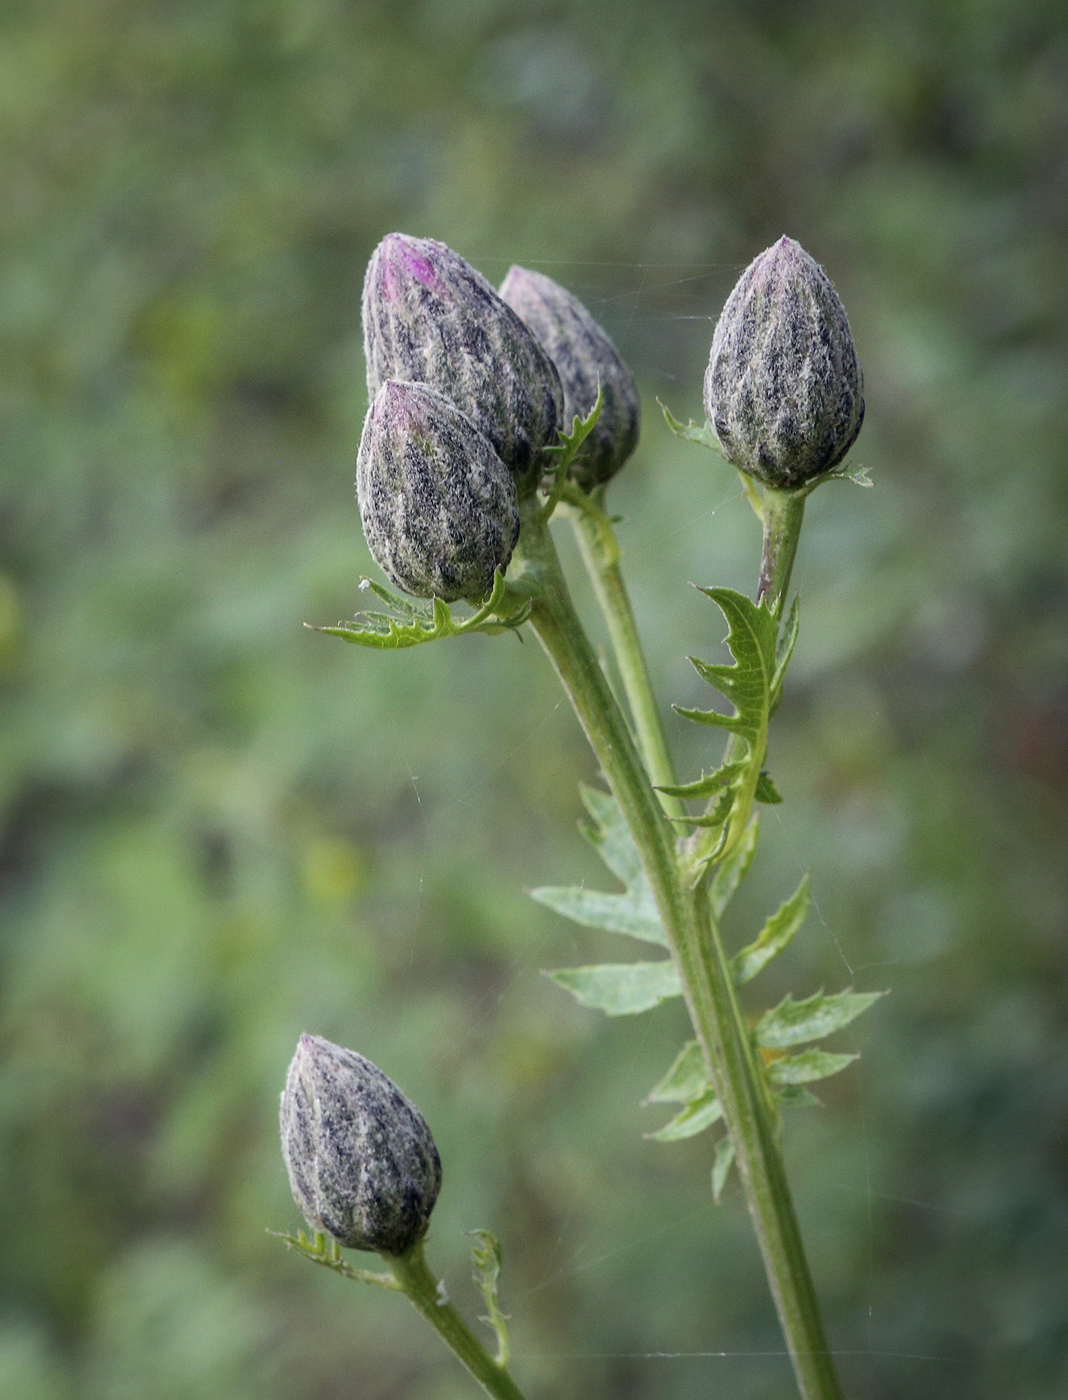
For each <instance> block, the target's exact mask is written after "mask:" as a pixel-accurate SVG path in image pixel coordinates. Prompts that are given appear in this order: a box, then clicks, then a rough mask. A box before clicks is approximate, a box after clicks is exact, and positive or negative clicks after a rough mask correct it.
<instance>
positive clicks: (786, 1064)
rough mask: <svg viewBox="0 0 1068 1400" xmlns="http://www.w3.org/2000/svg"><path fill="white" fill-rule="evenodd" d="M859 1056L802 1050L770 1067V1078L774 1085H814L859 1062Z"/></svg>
mask: <svg viewBox="0 0 1068 1400" xmlns="http://www.w3.org/2000/svg"><path fill="white" fill-rule="evenodd" d="M859 1059H860V1056H859V1055H832V1054H831V1053H830V1052H829V1051H827V1050H802V1051H800V1052H799V1053H798V1054H796V1055H783V1057H782V1058H781V1059H779V1060H772V1062H771V1064H770V1065H768V1078H769V1079H770V1080H771V1082H772V1083H773V1084H812V1083H814V1082H815V1080H817V1079H829V1078H830V1077H831V1075H832V1074H838V1073H839V1071H840V1070H843V1069H845V1068H846V1066H847V1065H851V1064H852V1063H853V1061H854V1060H859Z"/></svg>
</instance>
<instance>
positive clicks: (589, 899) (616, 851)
mask: <svg viewBox="0 0 1068 1400" xmlns="http://www.w3.org/2000/svg"><path fill="white" fill-rule="evenodd" d="M580 792H581V795H582V801H583V803H584V805H585V807H586V810H587V811H588V812H589V814H590V816H591V817H592V818H593V821H592V822H590V823H584V824H583V825H582V826H581V827H580V830H581V831H582V834H583V836H585V838H586V840H587V841H589V842H590V844H591V845H592V846H593V848H594V849H595V850H596V852H597V854H598V855H599V856H600V857H601V859H602V860H603V861H604V863H605V865H607V866H608V868H609V870H610V871H611V872H612V874H613V875H615V876H616V878H617V879H618V880H621V881H622V882H623V884H624V885H626V887H627V889H626V893H625V894H602V893H600V892H599V891H596V890H586V889H582V888H580V887H578V886H555V885H549V886H544V887H542V888H540V889H536V890H531V892H530V893H531V897H532V898H533V899H536V900H537V901H538V902H539V904H545V905H547V906H548V907H549V908H550V909H555V911H556V912H557V913H558V914H562V915H563V916H564V918H565V919H574V921H575V922H576V923H579V924H585V925H587V927H591V928H603V929H607V930H608V932H609V933H623V934H627V935H629V936H630V937H631V938H642V939H644V940H645V941H646V942H647V943H657V944H659V945H660V946H661V947H662V948H666V947H667V938H666V936H665V934H664V928H663V924H662V923H661V921H660V915H659V913H658V912H657V908H656V901H655V900H654V898H653V892H652V890H651V889H650V887H649V881H648V879H647V878H646V874H645V870H644V869H643V867H642V863H641V857H640V856H639V855H638V848H637V846H636V845H635V844H634V837H633V836H632V835H631V833H630V828H629V827H628V826H627V823H626V821H625V820H624V817H623V813H622V812H621V811H620V810H619V804H618V803H617V802H616V800H615V798H614V797H612V796H611V795H610V794H609V793H607V792H601V791H600V790H599V789H597V788H591V787H586V786H584V785H583V786H582V787H580Z"/></svg>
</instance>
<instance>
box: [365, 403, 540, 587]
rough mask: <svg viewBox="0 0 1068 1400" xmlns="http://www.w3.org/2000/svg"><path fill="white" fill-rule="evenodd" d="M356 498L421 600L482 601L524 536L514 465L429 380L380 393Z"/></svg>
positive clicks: (399, 581)
mask: <svg viewBox="0 0 1068 1400" xmlns="http://www.w3.org/2000/svg"><path fill="white" fill-rule="evenodd" d="M356 495H357V498H358V500H359V503H360V517H361V519H362V520H363V532H364V534H365V535H366V537H367V543H368V546H369V547H370V550H371V553H372V554H373V555H374V557H375V560H376V562H377V563H378V564H379V565H380V566H381V568H382V569H383V570H384V571H385V572H386V574H387V575H388V576H389V578H390V579H391V580H392V581H393V582H394V583H395V584H396V585H397V587H398V588H402V589H404V591H405V592H406V593H412V594H414V595H415V596H416V597H417V598H441V599H442V600H443V601H444V602H447V603H451V602H453V601H454V600H455V599H457V598H470V599H473V600H477V599H480V598H482V597H483V596H484V595H485V594H486V593H488V592H489V590H490V589H491V587H492V586H493V574H494V570H495V569H506V568H507V567H508V561H509V559H511V557H512V550H513V549H514V548H515V542H516V540H517V539H518V538H519V508H518V504H517V501H516V487H515V482H514V480H513V479H512V476H511V473H510V472H509V471H508V468H507V467H506V466H505V465H504V463H503V462H502V461H501V459H500V458H499V457H498V456H497V454H496V452H495V451H494V450H493V447H492V445H491V443H490V442H489V441H488V440H487V439H486V438H485V437H483V435H482V434H481V433H480V432H479V431H478V429H477V428H476V427H475V425H474V424H473V423H472V422H471V420H470V419H469V418H467V417H466V416H465V415H464V414H463V413H461V412H460V410H459V409H458V408H456V407H454V405H453V404H451V403H450V402H449V401H448V400H447V399H446V398H444V397H443V396H442V395H441V394H439V393H438V392H437V391H436V390H434V389H431V388H428V387H427V385H425V384H406V383H402V382H400V381H399V380H396V379H390V380H387V381H386V383H385V384H383V385H382V387H381V389H379V391H378V393H377V394H376V395H375V400H374V403H372V405H371V407H370V409H369V410H368V413H367V419H366V421H365V423H364V425H363V436H362V438H361V439H360V450H359V454H358V456H357V458H356Z"/></svg>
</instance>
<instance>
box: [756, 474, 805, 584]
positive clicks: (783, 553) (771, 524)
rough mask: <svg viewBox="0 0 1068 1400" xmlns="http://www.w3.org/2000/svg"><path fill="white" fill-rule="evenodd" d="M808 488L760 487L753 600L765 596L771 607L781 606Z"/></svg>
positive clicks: (795, 554)
mask: <svg viewBox="0 0 1068 1400" xmlns="http://www.w3.org/2000/svg"><path fill="white" fill-rule="evenodd" d="M807 497H808V491H806V490H805V489H804V487H802V488H801V489H800V490H795V491H780V490H778V489H777V488H776V487H774V486H765V487H764V500H763V517H764V549H763V555H762V557H761V560H760V585H759V587H758V588H757V602H758V603H759V602H760V601H761V599H762V598H767V600H768V604H769V606H770V607H771V608H773V609H775V608H781V606H782V603H783V600H784V599H785V597H786V590H787V589H788V588H789V587H790V574H791V572H792V570H793V567H794V559H795V558H796V556H797V542H798V540H799V539H800V537H801V522H802V521H803V519H804V516H805V500H806V499H807Z"/></svg>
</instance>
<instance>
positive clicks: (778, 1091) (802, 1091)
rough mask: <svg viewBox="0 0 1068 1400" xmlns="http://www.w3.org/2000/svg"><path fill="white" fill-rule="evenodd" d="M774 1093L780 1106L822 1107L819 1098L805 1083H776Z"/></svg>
mask: <svg viewBox="0 0 1068 1400" xmlns="http://www.w3.org/2000/svg"><path fill="white" fill-rule="evenodd" d="M773 1093H774V1096H775V1102H776V1103H777V1104H778V1105H779V1107H780V1108H811V1107H816V1108H819V1107H820V1101H819V1099H818V1098H817V1097H816V1095H815V1094H810V1093H809V1091H808V1090H807V1089H806V1088H805V1086H804V1085H803V1084H776V1085H774V1087H773Z"/></svg>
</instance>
